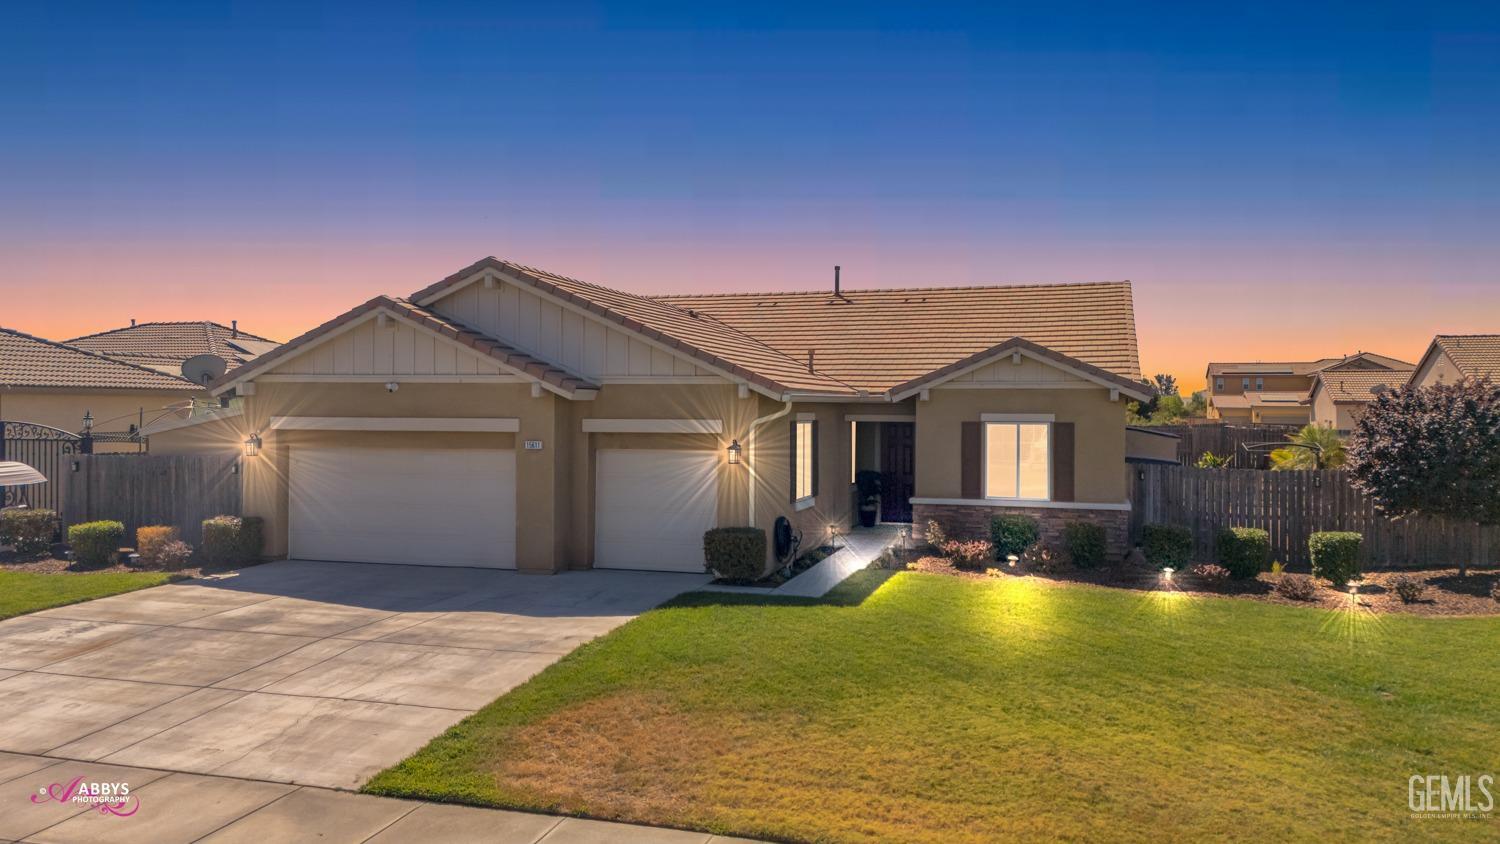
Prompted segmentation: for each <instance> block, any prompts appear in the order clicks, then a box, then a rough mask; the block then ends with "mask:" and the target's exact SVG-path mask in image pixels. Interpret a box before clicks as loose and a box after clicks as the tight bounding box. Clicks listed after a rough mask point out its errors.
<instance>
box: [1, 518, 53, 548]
mask: <svg viewBox="0 0 1500 844" xmlns="http://www.w3.org/2000/svg"><path fill="white" fill-rule="evenodd" d="M56 533H57V513H56V512H54V511H52V510H29V509H23V508H15V509H9V510H0V545H9V546H11V547H13V548H15V549H16V553H17V554H20V555H22V556H26V557H29V556H31V555H33V554H40V553H42V552H43V551H46V550H47V549H48V548H49V547H50V546H51V545H52V537H53V535H54V534H56Z"/></svg>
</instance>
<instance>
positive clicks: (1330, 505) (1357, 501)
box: [1130, 465, 1500, 568]
mask: <svg viewBox="0 0 1500 844" xmlns="http://www.w3.org/2000/svg"><path fill="white" fill-rule="evenodd" d="M1131 479H1132V484H1131V485H1132V489H1131V514H1130V515H1131V535H1132V536H1133V537H1139V536H1140V529H1141V527H1142V526H1143V525H1146V524H1172V525H1180V526H1182V527H1186V528H1188V529H1189V530H1191V531H1192V532H1193V545H1194V554H1195V556H1196V557H1197V558H1198V559H1201V560H1212V559H1215V558H1216V557H1215V551H1214V540H1215V537H1216V536H1217V535H1218V533H1219V531H1220V530H1222V529H1224V528H1226V527H1254V528H1263V529H1265V530H1266V531H1267V532H1268V533H1270V535H1271V554H1272V559H1276V560H1280V561H1282V562H1285V563H1289V564H1293V565H1299V566H1300V565H1306V564H1307V563H1308V562H1309V559H1308V550H1307V540H1308V537H1309V536H1311V535H1312V534H1313V533H1314V532H1316V531H1322V530H1353V531H1358V532H1360V533H1361V534H1363V535H1364V538H1365V540H1364V546H1363V548H1362V549H1361V551H1362V555H1363V557H1364V560H1365V564H1366V565H1369V566H1371V567H1389V568H1414V567H1423V568H1426V567H1434V568H1439V567H1449V566H1452V567H1456V566H1457V565H1458V564H1459V563H1460V562H1467V563H1469V564H1470V565H1493V564H1494V563H1495V562H1496V560H1495V557H1494V555H1495V554H1497V553H1500V527H1486V528H1481V527H1479V526H1478V525H1474V524H1461V523H1458V522H1450V521H1446V520H1443V519H1433V518H1407V519H1397V520H1392V519H1390V518H1387V517H1386V516H1385V515H1384V514H1383V513H1381V512H1380V511H1379V510H1377V509H1376V508H1375V505H1374V503H1373V502H1371V501H1370V500H1369V499H1368V498H1366V497H1365V496H1364V495H1363V494H1362V493H1361V492H1359V490H1356V489H1354V488H1353V487H1352V486H1350V485H1349V480H1348V476H1347V475H1346V474H1345V473H1344V472H1342V471H1335V470H1323V471H1307V472H1264V471H1257V470H1246V469H1197V468H1193V467H1191V466H1150V465H1143V466H1133V467H1131Z"/></svg>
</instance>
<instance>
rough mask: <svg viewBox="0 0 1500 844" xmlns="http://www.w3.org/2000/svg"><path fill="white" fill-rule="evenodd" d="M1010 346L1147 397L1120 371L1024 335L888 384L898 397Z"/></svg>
mask: <svg viewBox="0 0 1500 844" xmlns="http://www.w3.org/2000/svg"><path fill="white" fill-rule="evenodd" d="M1013 350H1023V351H1026V352H1030V353H1032V354H1033V355H1034V356H1036V357H1039V358H1043V359H1046V360H1051V361H1054V362H1056V363H1059V364H1061V365H1063V366H1067V367H1071V368H1074V369H1077V370H1078V371H1079V372H1080V373H1082V374H1083V375H1085V376H1087V377H1090V378H1092V379H1094V380H1095V381H1102V382H1105V383H1107V384H1110V385H1111V386H1113V387H1114V388H1116V389H1119V390H1122V391H1124V392H1125V393H1126V394H1127V395H1133V396H1134V397H1135V398H1138V399H1140V400H1142V401H1145V400H1146V399H1148V398H1150V397H1151V393H1150V389H1149V388H1147V387H1146V386H1145V385H1144V384H1142V383H1141V382H1139V381H1136V380H1134V379H1130V378H1126V377H1125V376H1123V375H1117V374H1115V373H1113V372H1110V371H1109V370H1107V369H1101V368H1100V367H1097V366H1094V365H1093V364H1090V363H1085V362H1084V361H1081V360H1079V359H1077V358H1073V357H1069V356H1067V355H1064V354H1062V353H1060V352H1056V351H1053V350H1052V349H1049V348H1047V347H1045V346H1040V345H1038V344H1036V343H1033V342H1031V341H1030V340H1027V339H1025V338H1024V337H1012V338H1010V339H1009V340H1006V341H1005V342H1004V343H1001V344H999V345H997V346H991V347H990V348H988V349H985V350H984V351H982V352H977V353H975V354H972V355H970V356H968V357H966V358H964V359H962V360H957V361H954V362H953V363H950V364H948V365H947V366H944V367H941V368H939V369H935V370H933V371H932V372H929V373H927V374H925V375H923V376H921V377H919V378H914V379H912V380H910V381H907V382H905V383H902V384H897V385H895V386H894V387H891V388H890V391H891V393H892V394H893V395H894V396H895V398H897V399H898V400H899V399H900V398H902V397H904V396H909V395H911V394H913V393H914V392H916V391H918V390H921V389H923V388H924V387H926V386H928V385H930V384H938V383H941V382H942V381H944V380H945V379H947V378H948V376H950V375H957V374H958V373H960V372H963V371H964V370H966V369H968V368H969V367H971V366H975V365H978V364H982V363H984V362H985V361H987V360H990V359H992V358H995V357H999V356H1001V355H1005V354H1009V353H1010V352H1012V351H1013Z"/></svg>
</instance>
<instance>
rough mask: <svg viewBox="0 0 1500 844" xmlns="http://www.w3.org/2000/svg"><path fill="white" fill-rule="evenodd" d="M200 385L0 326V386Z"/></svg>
mask: <svg viewBox="0 0 1500 844" xmlns="http://www.w3.org/2000/svg"><path fill="white" fill-rule="evenodd" d="M4 387H62V388H66V387H77V388H86V389H117V390H169V391H184V392H194V391H198V390H201V389H203V388H202V387H200V386H198V385H197V384H194V383H193V382H191V381H188V380H185V379H183V378H178V377H176V376H174V375H168V374H164V373H161V372H158V371H156V370H154V369H149V368H147V367H143V366H137V365H135V364H133V363H127V362H125V361H121V360H116V359H114V358H111V357H107V356H105V355H101V354H99V353H97V352H92V351H89V350H87V349H80V348H78V347H76V346H72V345H69V344H66V343H58V342H55V341H53V340H44V339H42V338H41V337H33V336H32V335H30V334H25V333H23V332H20V331H13V330H11V329H8V328H0V388H4Z"/></svg>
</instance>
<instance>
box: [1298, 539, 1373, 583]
mask: <svg viewBox="0 0 1500 844" xmlns="http://www.w3.org/2000/svg"><path fill="white" fill-rule="evenodd" d="M1364 540H1365V538H1364V537H1363V536H1361V535H1359V534H1358V533H1355V532H1354V531H1350V530H1325V531H1319V532H1317V533H1315V534H1313V535H1312V536H1311V537H1309V538H1308V540H1307V549H1308V550H1309V551H1311V552H1312V571H1313V574H1314V575H1316V576H1318V577H1322V578H1326V579H1328V580H1329V581H1330V582H1331V583H1333V585H1334V586H1343V585H1344V584H1346V583H1348V582H1349V581H1350V580H1352V579H1353V578H1354V577H1355V576H1357V575H1358V574H1359V546H1360V543H1362V542H1364Z"/></svg>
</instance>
